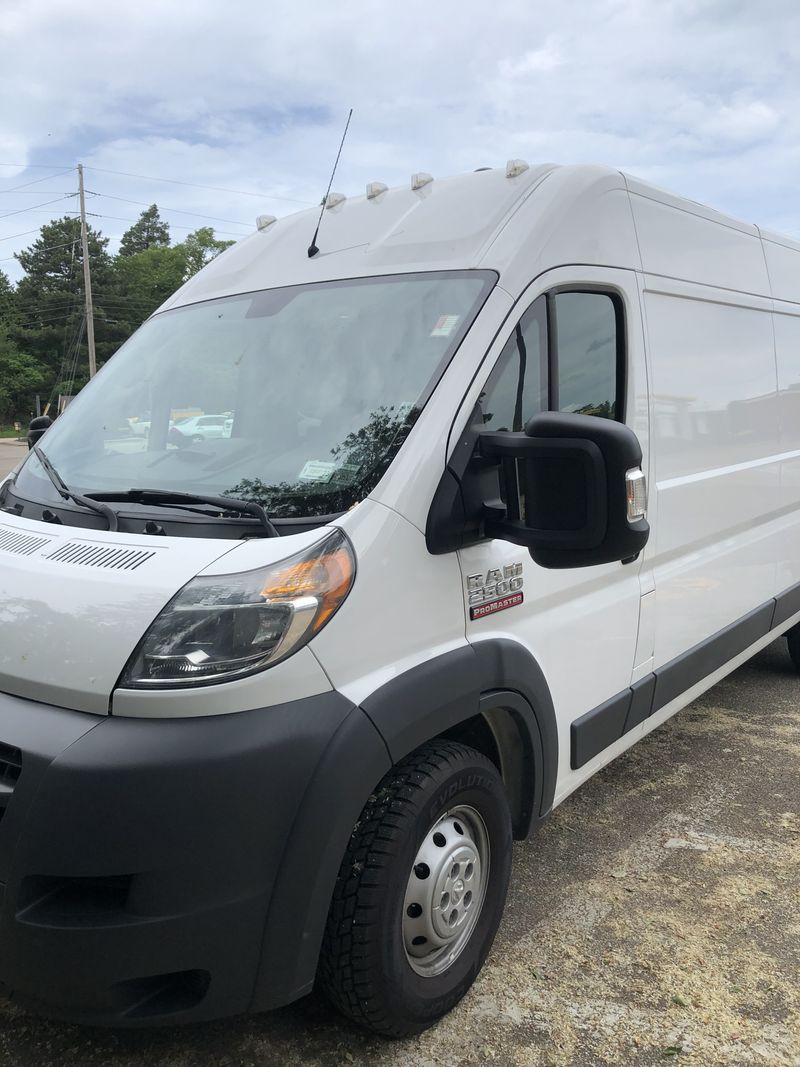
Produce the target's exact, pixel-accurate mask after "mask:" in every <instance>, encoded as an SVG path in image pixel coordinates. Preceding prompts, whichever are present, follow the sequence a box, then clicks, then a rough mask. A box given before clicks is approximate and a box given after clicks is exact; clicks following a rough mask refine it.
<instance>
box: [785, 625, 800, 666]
mask: <svg viewBox="0 0 800 1067" xmlns="http://www.w3.org/2000/svg"><path fill="white" fill-rule="evenodd" d="M786 643H787V645H788V646H789V655H790V656H791V657H792V663H793V664H794V669H795V670H796V671H797V673H798V674H800V626H793V627H792V628H791V630H789V632H788V633H787V634H786Z"/></svg>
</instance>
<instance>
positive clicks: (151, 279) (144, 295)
mask: <svg viewBox="0 0 800 1067" xmlns="http://www.w3.org/2000/svg"><path fill="white" fill-rule="evenodd" d="M115 269H116V272H117V281H118V287H119V291H120V295H121V296H122V297H123V299H124V301H125V302H126V304H125V306H126V307H127V311H125V312H124V313H121V315H120V317H121V318H124V319H125V320H126V321H127V323H128V328H129V331H130V332H131V333H132V332H133V330H135V329H136V328H137V327H138V326H140V325H141V323H143V322H144V320H145V319H146V318H147V317H148V315H151V314H152V313H153V312H154V311H155V310H156V308H157V307H159V305H161V304H163V303H164V301H165V300H166V299H167V297H170V296H172V294H173V293H174V292H175V290H176V289H178V288H180V286H181V285H182V284H183V279H184V273H185V271H186V256H185V254H184V252H183V249H182V247H181V246H180V245H178V246H177V247H176V248H163V247H160V246H155V247H153V248H147V249H145V251H144V252H137V253H136V254H135V255H130V256H122V255H120V256H119V257H118V258H117V260H116V261H115Z"/></svg>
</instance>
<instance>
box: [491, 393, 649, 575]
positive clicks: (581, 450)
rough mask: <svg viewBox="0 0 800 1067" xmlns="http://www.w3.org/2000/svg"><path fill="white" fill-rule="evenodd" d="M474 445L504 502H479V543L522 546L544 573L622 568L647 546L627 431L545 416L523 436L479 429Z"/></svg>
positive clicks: (636, 458)
mask: <svg viewBox="0 0 800 1067" xmlns="http://www.w3.org/2000/svg"><path fill="white" fill-rule="evenodd" d="M478 440H479V449H480V454H481V456H483V457H485V458H486V459H493V460H494V461H496V462H499V464H500V466H501V469H502V474H503V478H502V481H503V482H504V484H505V500H504V501H501V500H497V501H492V502H485V505H484V507H485V510H484V530H485V533H486V536H487V537H497V538H500V539H501V540H504V541H511V542H513V543H514V544H517V545H523V546H524V547H526V548H528V549H529V551H530V554H531V557H532V559H533V560H534V561H535V562H536V563H538V564H539V565H540V566H541V567H547V568H551V569H560V568H566V567H592V566H597V565H598V564H601V563H614V562H619V561H622V562H627V561H630V560H632V559H635V557H636V556H637V555H638V554H639V552H641V550H642V549H643V548H644V546H645V545H646V544H647V539H648V537H649V535H650V525H649V523H648V522H647V520H646V518H645V511H646V499H645V482H644V475H643V474H642V471H641V463H642V450H641V447H640V445H639V441H638V439H637V437H636V434H634V432H633V431H632V430H630V429H629V428H628V427H627V426H624V425H623V424H622V423H619V422H614V421H612V420H611V419H603V418H598V417H597V416H594V415H574V414H569V413H566V412H546V413H543V414H541V415H535V416H534V417H533V418H532V419H531V420H530V422H529V423H528V424H527V426H526V427H525V431H524V432H523V433H509V432H491V431H483V432H481V433H480V434H479V435H478Z"/></svg>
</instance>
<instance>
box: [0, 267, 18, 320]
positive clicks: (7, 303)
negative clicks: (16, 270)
mask: <svg viewBox="0 0 800 1067" xmlns="http://www.w3.org/2000/svg"><path fill="white" fill-rule="evenodd" d="M14 306H15V299H14V288H13V286H12V285H11V282H10V281H9V280H8V275H7V274H4V273H3V271H1V270H0V330H2V329H3V327H4V326H6V327H7V326H8V324H9V323H10V322H11V319H12V317H13V315H14Z"/></svg>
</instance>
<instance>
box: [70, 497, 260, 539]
mask: <svg viewBox="0 0 800 1067" xmlns="http://www.w3.org/2000/svg"><path fill="white" fill-rule="evenodd" d="M88 495H89V496H90V497H91V499H92V500H93V501H100V500H113V501H117V502H122V501H123V500H131V501H133V502H134V503H135V504H153V505H154V506H156V507H171V506H172V507H178V508H185V507H186V505H187V504H208V505H209V506H210V507H214V508H219V509H220V510H221V511H223V512H226V511H227V512H238V513H239V514H240V515H252V516H254V517H255V518H256V519H258V521H259V522H260V523H261V525H262V526H263V527H264V529H265V530H266V531H267V535H268V536H269V537H280V534H279V533H278V531H277V530H276V529H275V527H274V526H273V524H272V523H271V522H270V519H269V516H268V515H267V513H266V511H265V510H264V509H263V507H262V506H261V505H260V504H256V503H255V501H252V500H238V499H236V498H235V497H232V496H209V495H208V494H206V493H179V492H173V491H172V490H169V489H125V490H123V491H120V492H118V493H115V492H113V491H110V492H107V493H89V494H88ZM109 510H110V509H109ZM187 510H192V509H191V508H190V509H187Z"/></svg>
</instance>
